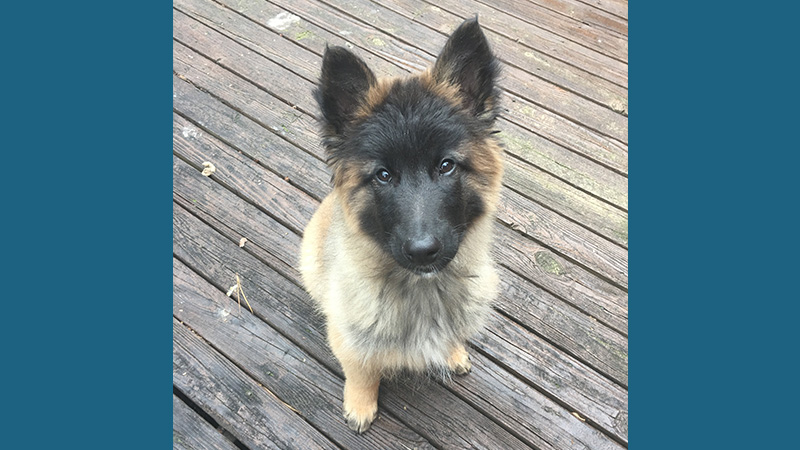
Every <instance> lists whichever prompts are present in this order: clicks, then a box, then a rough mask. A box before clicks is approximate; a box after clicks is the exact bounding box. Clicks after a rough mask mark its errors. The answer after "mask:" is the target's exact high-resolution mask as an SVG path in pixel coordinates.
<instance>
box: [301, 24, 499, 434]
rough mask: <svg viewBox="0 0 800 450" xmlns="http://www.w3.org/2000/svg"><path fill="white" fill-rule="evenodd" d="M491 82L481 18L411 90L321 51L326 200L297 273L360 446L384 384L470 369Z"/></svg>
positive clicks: (348, 56) (491, 175) (492, 193)
mask: <svg viewBox="0 0 800 450" xmlns="http://www.w3.org/2000/svg"><path fill="white" fill-rule="evenodd" d="M498 70H499V66H498V62H497V60H496V58H495V57H494V55H493V54H492V52H491V50H490V48H489V43H488V42H487V40H486V37H485V36H484V34H483V32H482V31H481V29H480V26H479V25H478V21H477V19H471V20H467V21H465V22H464V23H463V24H461V26H459V28H458V29H457V30H455V32H453V34H452V35H451V36H450V38H449V40H448V41H447V44H446V45H445V47H444V49H443V50H442V52H441V54H440V55H439V57H438V58H437V60H436V63H435V64H434V66H433V68H431V69H429V70H428V71H426V72H424V73H421V74H417V75H415V76H411V77H406V78H393V79H378V78H376V77H375V75H374V74H373V73H372V71H371V70H370V69H369V68H368V67H367V65H366V64H365V63H364V61H362V60H361V59H360V58H359V57H357V56H356V55H354V54H353V53H351V52H350V51H348V50H347V49H345V48H342V47H328V48H327V49H326V50H325V55H324V57H323V61H322V76H321V79H320V83H319V87H318V88H317V89H316V91H315V96H316V99H317V101H318V103H319V107H320V109H321V113H322V114H321V119H320V120H321V123H322V135H323V144H324V147H325V150H326V152H327V155H328V157H329V164H330V167H331V169H332V171H333V191H332V192H331V193H330V195H328V196H327V197H326V198H325V199H324V201H323V202H322V204H321V205H320V207H319V210H317V212H316V213H315V214H314V217H313V218H312V219H311V221H310V222H309V224H308V227H307V228H306V230H305V235H304V237H303V244H302V254H301V257H300V270H301V272H302V277H303V283H304V284H305V286H306V289H308V292H309V293H310V294H311V296H312V297H313V298H314V299H315V300H316V301H317V302H318V304H319V307H320V310H321V311H322V312H323V314H324V315H325V317H326V319H327V331H328V340H329V343H330V346H331V349H332V350H333V353H334V355H336V357H337V358H338V359H339V362H340V363H341V365H342V368H343V370H344V374H345V378H346V380H345V386H344V416H345V418H346V420H347V423H348V425H349V426H350V428H352V429H353V430H355V431H357V432H359V433H360V432H363V431H365V430H366V429H367V428H369V426H370V424H371V423H372V421H373V420H374V418H375V416H376V413H377V410H378V403H377V401H378V386H379V384H380V380H381V377H382V376H386V375H389V374H391V373H393V372H395V371H398V370H402V369H411V370H419V371H425V370H437V369H441V368H443V369H445V370H451V371H453V372H455V373H456V374H464V373H467V372H469V371H470V370H471V363H470V360H469V355H468V354H467V351H466V349H465V342H466V340H467V339H468V338H470V336H472V335H474V334H475V333H476V332H478V331H479V330H480V329H481V328H482V327H483V324H484V319H485V318H486V316H487V314H488V311H489V309H490V302H491V301H492V300H493V299H494V297H495V295H496V292H497V282H498V279H497V274H496V271H495V269H494V265H493V262H492V259H491V258H490V256H489V249H490V242H491V234H492V226H493V217H494V212H495V207H496V204H497V201H498V196H499V192H500V184H501V178H502V173H503V154H502V149H501V147H500V143H499V142H498V140H497V138H496V136H495V135H494V133H493V124H494V121H495V118H496V116H497V112H498V103H497V101H498V89H497V87H496V85H495V82H496V78H497V75H498Z"/></svg>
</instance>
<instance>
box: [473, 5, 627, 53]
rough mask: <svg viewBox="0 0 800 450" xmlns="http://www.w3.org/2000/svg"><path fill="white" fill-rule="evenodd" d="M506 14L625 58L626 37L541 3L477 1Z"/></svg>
mask: <svg viewBox="0 0 800 450" xmlns="http://www.w3.org/2000/svg"><path fill="white" fill-rule="evenodd" d="M479 1H480V3H483V4H486V5H491V6H492V7H494V8H497V9H501V10H503V11H505V12H507V13H509V14H513V15H514V16H516V17H518V18H521V19H523V20H525V21H526V22H529V23H531V24H533V25H536V26H537V27H541V28H544V29H545V30H549V31H552V32H553V33H555V34H557V35H559V36H562V37H564V38H565V39H569V40H571V41H574V42H577V43H579V44H581V45H584V46H586V47H588V48H591V49H594V50H596V51H598V52H600V53H603V54H605V55H609V56H612V57H614V58H616V59H618V60H620V61H625V62H627V61H628V37H627V36H624V35H621V34H619V33H617V32H611V31H610V30H608V29H606V28H600V27H597V26H592V25H591V24H589V23H584V22H580V21H578V20H575V19H573V18H570V17H567V16H564V15H561V14H559V13H557V12H555V11H551V10H549V9H547V8H544V7H542V6H539V5H536V4H533V3H529V2H521V1H518V0H492V1H491V2H488V1H485V0H479Z"/></svg>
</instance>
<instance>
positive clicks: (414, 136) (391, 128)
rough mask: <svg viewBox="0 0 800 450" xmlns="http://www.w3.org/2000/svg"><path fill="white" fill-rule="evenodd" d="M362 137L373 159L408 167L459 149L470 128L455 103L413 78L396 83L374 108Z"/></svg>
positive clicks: (365, 123)
mask: <svg viewBox="0 0 800 450" xmlns="http://www.w3.org/2000/svg"><path fill="white" fill-rule="evenodd" d="M359 138H360V140H361V147H362V149H363V150H364V151H365V152H367V153H369V154H370V156H372V157H373V158H376V159H381V160H383V161H385V162H386V163H387V164H393V165H395V166H406V167H408V166H418V165H420V164H424V165H429V163H430V160H435V159H437V158H441V157H443V155H446V154H448V153H452V152H455V151H457V150H458V148H459V146H460V145H461V144H462V143H463V142H464V141H465V140H466V139H468V128H467V125H466V124H465V118H464V115H463V113H462V112H461V111H460V110H459V109H458V108H456V107H455V106H454V105H453V104H452V102H450V101H449V100H448V99H446V98H442V97H440V96H438V95H436V94H435V93H434V92H432V91H430V90H427V89H425V88H424V87H423V86H422V85H421V84H420V83H418V82H415V80H414V79H411V80H403V81H398V82H397V83H395V85H394V86H393V87H392V89H390V90H389V91H388V93H387V95H386V96H385V97H384V98H383V99H382V100H381V101H380V102H379V103H377V104H376V105H374V106H373V107H372V110H371V112H370V114H369V115H368V116H367V118H366V120H365V121H364V122H363V124H362V127H361V132H360V133H359Z"/></svg>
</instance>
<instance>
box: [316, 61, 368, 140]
mask: <svg viewBox="0 0 800 450" xmlns="http://www.w3.org/2000/svg"><path fill="white" fill-rule="evenodd" d="M374 84H375V75H374V74H373V73H372V71H371V70H369V67H367V65H366V64H365V63H364V61H362V60H361V58H359V57H358V56H356V55H354V54H353V53H352V52H350V51H349V50H347V49H346V48H344V47H325V54H324V55H323V57H322V76H321V77H320V83H319V87H318V88H317V89H316V90H315V91H314V96H315V97H316V99H317V103H319V107H320V110H321V111H322V118H323V120H324V123H325V124H326V125H328V126H330V127H332V128H333V131H334V132H335V133H336V134H341V132H342V129H343V128H344V126H345V125H346V124H347V123H348V122H349V121H351V120H353V118H354V115H355V113H356V111H358V108H359V106H360V105H361V104H362V103H363V102H364V100H365V99H366V96H367V91H369V88H370V87H371V86H372V85H374Z"/></svg>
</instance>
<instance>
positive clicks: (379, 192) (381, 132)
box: [340, 79, 484, 272]
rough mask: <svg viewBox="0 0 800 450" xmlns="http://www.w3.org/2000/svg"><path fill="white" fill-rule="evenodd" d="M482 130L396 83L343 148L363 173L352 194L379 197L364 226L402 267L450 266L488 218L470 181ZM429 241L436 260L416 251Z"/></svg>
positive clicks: (365, 213)
mask: <svg viewBox="0 0 800 450" xmlns="http://www.w3.org/2000/svg"><path fill="white" fill-rule="evenodd" d="M477 132H478V127H477V126H476V124H475V121H474V120H472V119H470V117H469V116H467V115H465V114H463V111H461V110H459V109H458V108H455V107H454V106H453V105H452V104H450V103H448V102H447V100H445V99H442V98H440V97H437V96H435V95H434V94H432V93H430V92H428V91H426V90H425V89H424V88H423V87H422V85H421V84H420V82H419V81H418V80H416V79H410V80H405V81H398V82H396V84H395V85H394V86H392V88H391V89H390V91H389V95H388V96H387V97H386V99H385V101H384V102H383V103H381V104H380V105H379V106H378V107H377V108H375V109H374V110H373V112H372V114H371V115H370V116H369V117H368V118H367V119H366V120H365V121H363V122H362V123H361V124H359V125H358V126H356V127H355V128H354V130H353V136H352V138H351V139H348V140H347V141H346V142H345V143H344V144H343V145H342V148H341V149H340V151H341V152H342V154H343V155H344V160H345V161H346V162H345V164H347V165H351V164H355V165H356V166H357V167H358V173H359V174H360V182H359V184H358V188H356V189H354V190H353V192H352V194H353V195H355V194H357V191H358V190H359V189H364V190H367V191H368V192H369V194H370V198H371V201H370V202H366V204H365V205H364V206H363V207H362V209H361V211H360V213H359V221H360V224H361V228H362V230H363V231H364V232H365V233H366V234H368V235H369V236H370V237H372V238H373V239H375V240H376V241H377V242H379V243H380V244H381V245H382V246H383V247H384V248H385V249H386V250H387V251H389V252H390V253H391V254H392V256H394V258H395V260H396V261H397V262H398V263H399V264H401V265H402V266H404V267H406V268H408V269H411V270H413V271H417V272H431V271H434V270H440V269H442V268H444V267H445V266H446V265H447V263H448V262H449V261H450V260H452V259H453V257H455V254H456V252H457V251H458V246H459V244H460V242H461V239H462V237H463V236H464V233H465V232H466V231H467V229H468V227H469V225H470V224H471V223H472V221H474V220H475V219H476V218H477V217H480V216H481V215H482V214H483V211H484V205H483V201H482V200H481V198H480V195H479V193H477V192H473V191H472V189H470V188H469V187H468V183H467V180H468V178H469V177H475V176H477V174H475V168H474V167H473V165H472V161H471V159H470V156H469V151H467V150H466V144H467V142H468V141H471V140H473V139H475V138H476V137H477V136H476V133H477ZM443 163H444V164H443ZM386 174H388V177H384V175H386ZM431 240H432V241H431ZM426 241H428V242H427V244H429V246H431V248H429V251H428V253H431V252H432V253H435V256H434V255H431V256H430V257H425V256H423V257H414V254H413V252H409V248H410V249H412V250H413V249H414V244H415V243H417V244H419V243H422V244H425V243H426ZM436 243H438V245H437V244H436ZM404 246H405V247H404ZM436 247H439V248H438V251H434V250H436Z"/></svg>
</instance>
